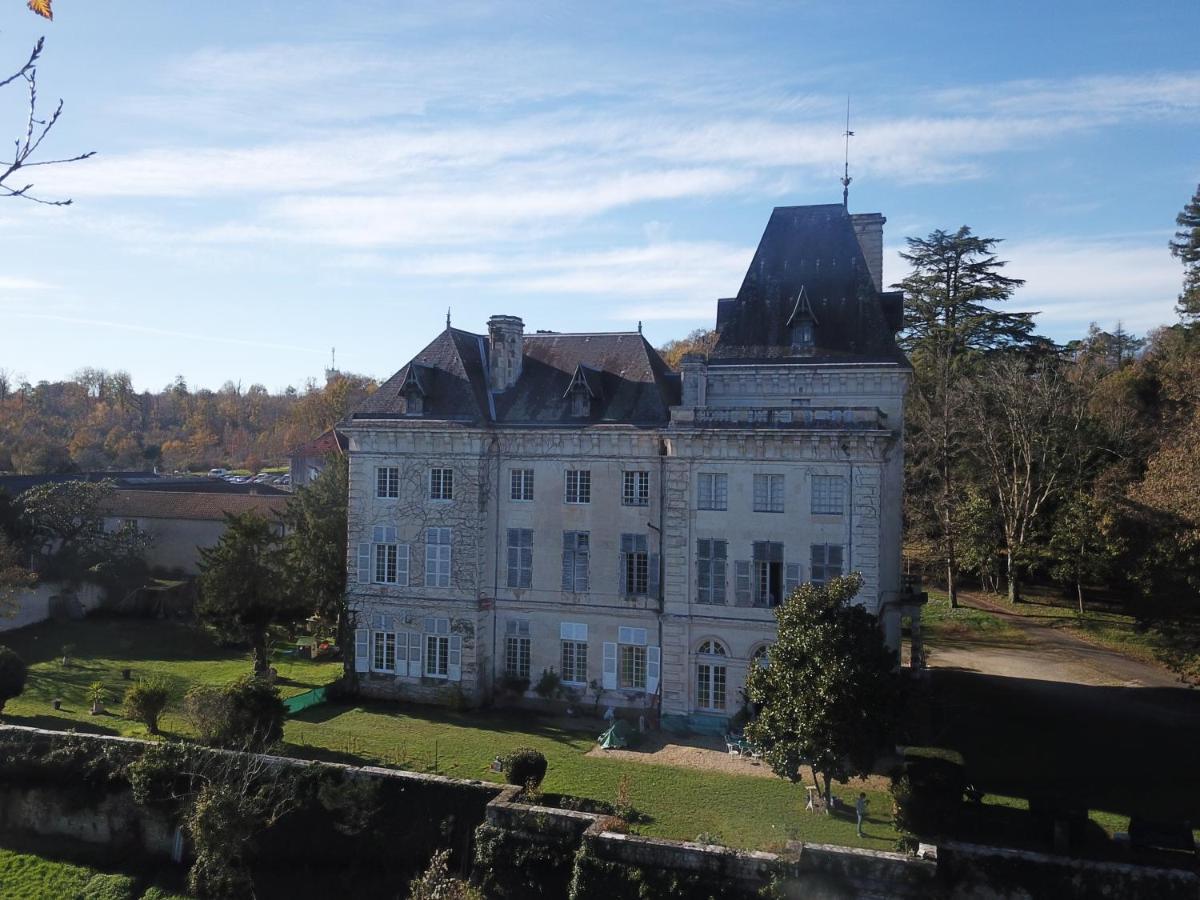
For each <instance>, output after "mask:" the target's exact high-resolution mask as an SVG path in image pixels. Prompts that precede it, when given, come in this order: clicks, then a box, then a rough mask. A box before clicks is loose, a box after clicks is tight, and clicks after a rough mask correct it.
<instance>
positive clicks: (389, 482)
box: [375, 466, 400, 500]
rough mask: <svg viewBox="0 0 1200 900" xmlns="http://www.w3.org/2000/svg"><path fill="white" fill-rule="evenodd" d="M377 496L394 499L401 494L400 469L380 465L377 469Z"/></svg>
mask: <svg viewBox="0 0 1200 900" xmlns="http://www.w3.org/2000/svg"><path fill="white" fill-rule="evenodd" d="M375 496H376V497H382V498H385V499H390V500H394V499H395V498H397V497H399V496H400V469H399V468H397V467H396V466H380V467H379V468H378V469H376V470H375Z"/></svg>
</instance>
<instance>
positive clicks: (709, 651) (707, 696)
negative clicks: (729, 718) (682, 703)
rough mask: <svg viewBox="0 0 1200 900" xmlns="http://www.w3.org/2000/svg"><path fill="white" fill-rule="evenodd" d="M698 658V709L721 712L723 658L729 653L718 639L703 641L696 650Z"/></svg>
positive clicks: (723, 690)
mask: <svg viewBox="0 0 1200 900" xmlns="http://www.w3.org/2000/svg"><path fill="white" fill-rule="evenodd" d="M697 655H698V656H699V657H700V659H699V660H698V661H697V663H696V705H697V706H698V707H699V708H700V709H707V710H712V711H714V712H722V711H724V709H725V684H726V681H727V678H726V671H725V663H724V662H723V661H722V662H717V661H716V660H715V659H714V657H715V658H718V659H721V660H723V659H724V658H725V657H726V656H728V655H729V654H728V653H727V652H726V650H725V645H724V644H722V643H721V642H720V641H712V640H709V641H705V642H704V643H703V644H701V645H700V649H699V650H698V651H697Z"/></svg>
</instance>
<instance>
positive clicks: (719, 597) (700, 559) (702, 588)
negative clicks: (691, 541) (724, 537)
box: [696, 538, 729, 603]
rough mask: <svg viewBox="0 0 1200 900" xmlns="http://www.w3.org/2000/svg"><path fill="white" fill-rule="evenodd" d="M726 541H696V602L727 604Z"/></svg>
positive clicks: (706, 539) (705, 539)
mask: <svg viewBox="0 0 1200 900" xmlns="http://www.w3.org/2000/svg"><path fill="white" fill-rule="evenodd" d="M728 546H729V545H728V544H727V543H726V542H725V541H720V540H715V539H712V540H710V539H708V538H704V539H701V540H698V541H696V570H697V571H696V585H697V591H696V601H697V602H699V603H724V602H725V558H726V555H727V552H728V551H727V548H728Z"/></svg>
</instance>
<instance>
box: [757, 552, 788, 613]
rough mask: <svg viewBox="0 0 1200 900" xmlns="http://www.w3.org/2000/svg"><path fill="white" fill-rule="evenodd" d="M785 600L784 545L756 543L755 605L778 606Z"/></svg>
mask: <svg viewBox="0 0 1200 900" xmlns="http://www.w3.org/2000/svg"><path fill="white" fill-rule="evenodd" d="M782 600H783V544H776V543H773V542H771V541H755V542H754V605H755V606H778V605H779V603H780V601H782Z"/></svg>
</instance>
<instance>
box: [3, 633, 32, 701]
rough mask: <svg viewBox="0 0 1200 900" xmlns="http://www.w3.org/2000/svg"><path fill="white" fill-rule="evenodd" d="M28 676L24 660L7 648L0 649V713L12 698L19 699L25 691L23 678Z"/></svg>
mask: <svg viewBox="0 0 1200 900" xmlns="http://www.w3.org/2000/svg"><path fill="white" fill-rule="evenodd" d="M28 674H29V671H28V669H27V668H26V667H25V660H23V659H21V657H19V656H18V655H17V654H16V651H14V650H11V649H9V648H8V647H0V712H3V711H4V704H5V703H7V702H8V701H9V700H11V699H13V698H14V697H20V696H21V691H23V690H25V677H26V675H28Z"/></svg>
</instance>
